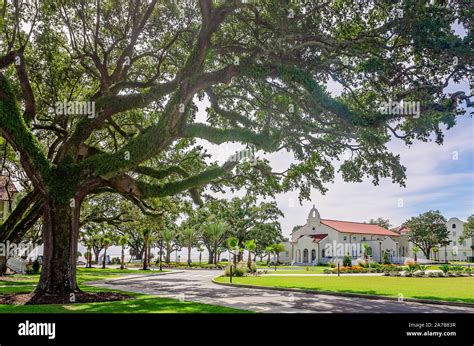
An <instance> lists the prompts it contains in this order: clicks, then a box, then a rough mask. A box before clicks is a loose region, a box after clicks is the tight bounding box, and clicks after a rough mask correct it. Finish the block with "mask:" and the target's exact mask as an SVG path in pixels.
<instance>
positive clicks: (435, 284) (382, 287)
mask: <svg viewBox="0 0 474 346" xmlns="http://www.w3.org/2000/svg"><path fill="white" fill-rule="evenodd" d="M216 280H217V281H219V282H229V278H228V277H219V278H217V279H216ZM233 282H234V283H241V284H247V285H258V286H273V287H287V288H302V289H312V290H320V291H336V292H352V293H363V294H375V295H383V296H395V297H396V296H398V294H399V293H402V294H403V295H404V297H405V298H418V299H434V300H447V301H457V302H467V303H474V277H454V278H403V277H389V276H367V277H364V276H353V277H347V276H341V277H337V276H335V277H333V276H318V277H315V276H313V277H310V276H306V277H304V276H295V277H291V276H260V277H237V278H236V277H234V278H233Z"/></svg>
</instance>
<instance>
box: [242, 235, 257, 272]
mask: <svg viewBox="0 0 474 346" xmlns="http://www.w3.org/2000/svg"><path fill="white" fill-rule="evenodd" d="M244 247H245V250H247V251H248V253H249V258H248V260H247V267H248V268H249V269H251V268H252V253H253V252H254V251H255V249H256V248H257V244H255V240H253V239H251V240H247V241H246V242H244Z"/></svg>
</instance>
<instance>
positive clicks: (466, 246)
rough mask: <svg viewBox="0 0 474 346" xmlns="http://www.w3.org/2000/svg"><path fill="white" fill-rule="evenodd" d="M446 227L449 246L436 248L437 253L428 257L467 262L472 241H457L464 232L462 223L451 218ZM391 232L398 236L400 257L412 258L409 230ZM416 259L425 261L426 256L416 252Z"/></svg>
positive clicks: (401, 227)
mask: <svg viewBox="0 0 474 346" xmlns="http://www.w3.org/2000/svg"><path fill="white" fill-rule="evenodd" d="M446 227H447V228H448V231H449V239H448V241H449V244H448V245H446V246H439V247H437V249H438V253H437V254H435V253H434V252H432V253H431V255H430V257H431V258H432V259H434V258H436V259H438V260H439V261H442V262H444V261H446V260H448V261H453V260H454V261H467V260H468V259H469V257H473V256H474V254H473V250H472V248H471V246H472V245H473V244H474V239H472V238H470V239H466V240H464V241H463V242H460V241H459V236H460V235H461V234H462V233H463V230H464V222H463V221H461V220H460V219H458V218H457V217H452V218H450V219H449V220H448V221H447V222H446ZM393 231H395V232H397V233H399V234H400V238H399V243H400V256H409V257H413V247H414V246H415V244H413V243H412V242H410V241H409V240H408V239H409V233H410V229H409V228H408V227H405V226H400V227H397V228H395V229H393ZM417 257H418V258H420V259H426V256H425V255H424V254H423V252H421V251H420V252H418V254H417Z"/></svg>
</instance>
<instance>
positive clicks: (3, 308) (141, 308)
mask: <svg viewBox="0 0 474 346" xmlns="http://www.w3.org/2000/svg"><path fill="white" fill-rule="evenodd" d="M157 273H160V272H159V271H142V270H123V271H122V270H120V269H100V268H87V269H86V268H78V270H77V282H78V285H79V287H80V288H81V289H82V290H83V291H87V292H99V291H109V292H110V291H114V290H110V289H103V288H99V287H91V286H87V285H84V282H87V281H95V280H101V279H110V278H118V277H122V276H124V274H135V275H138V274H157ZM15 277H16V278H22V279H24V280H21V281H4V280H2V278H1V277H0V293H29V292H31V291H32V290H33V289H34V285H36V283H37V282H38V279H39V275H15ZM2 286H5V287H2ZM115 292H121V293H126V294H129V295H130V296H133V297H134V299H130V300H122V301H115V302H103V303H80V304H79V303H78V304H48V305H21V306H17V305H5V304H0V313H127V314H128V313H249V312H250V311H246V310H238V309H232V308H227V307H222V306H216V305H209V304H201V303H194V302H187V301H185V302H180V301H178V300H176V299H171V298H160V297H156V296H151V295H144V294H136V293H130V292H123V291H116V290H115Z"/></svg>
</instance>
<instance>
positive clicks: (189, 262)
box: [188, 246, 191, 267]
mask: <svg viewBox="0 0 474 346" xmlns="http://www.w3.org/2000/svg"><path fill="white" fill-rule="evenodd" d="M188 266H190V267H191V246H188Z"/></svg>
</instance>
